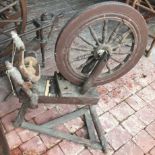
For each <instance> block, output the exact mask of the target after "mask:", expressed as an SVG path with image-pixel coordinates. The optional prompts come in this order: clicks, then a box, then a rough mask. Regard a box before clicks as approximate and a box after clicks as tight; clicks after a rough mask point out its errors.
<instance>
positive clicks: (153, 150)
mask: <svg viewBox="0 0 155 155" xmlns="http://www.w3.org/2000/svg"><path fill="white" fill-rule="evenodd" d="M150 154H151V155H155V147H154V148H153V149H152V150H151V151H150Z"/></svg>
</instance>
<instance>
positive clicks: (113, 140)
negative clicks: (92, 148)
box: [106, 126, 131, 150]
mask: <svg viewBox="0 0 155 155" xmlns="http://www.w3.org/2000/svg"><path fill="white" fill-rule="evenodd" d="M106 139H107V141H108V142H109V144H110V145H111V146H112V147H113V148H114V149H115V150H117V149H118V148H119V147H121V146H122V145H123V144H125V143H126V142H127V141H128V140H129V139H131V135H130V134H129V133H128V132H127V131H126V130H124V129H123V128H122V127H121V126H118V127H116V128H114V129H113V130H112V131H110V132H108V133H107V134H106Z"/></svg>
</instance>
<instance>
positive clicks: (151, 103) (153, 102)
mask: <svg viewBox="0 0 155 155" xmlns="http://www.w3.org/2000/svg"><path fill="white" fill-rule="evenodd" d="M149 104H150V105H151V106H152V107H153V108H155V100H152V101H151V102H149Z"/></svg>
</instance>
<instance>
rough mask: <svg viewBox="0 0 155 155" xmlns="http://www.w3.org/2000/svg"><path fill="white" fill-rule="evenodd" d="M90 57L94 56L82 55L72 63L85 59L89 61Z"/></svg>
mask: <svg viewBox="0 0 155 155" xmlns="http://www.w3.org/2000/svg"><path fill="white" fill-rule="evenodd" d="M90 56H92V54H84V55H80V56H78V57H76V58H75V59H73V61H71V63H73V62H74V61H80V60H83V59H87V58H88V57H90Z"/></svg>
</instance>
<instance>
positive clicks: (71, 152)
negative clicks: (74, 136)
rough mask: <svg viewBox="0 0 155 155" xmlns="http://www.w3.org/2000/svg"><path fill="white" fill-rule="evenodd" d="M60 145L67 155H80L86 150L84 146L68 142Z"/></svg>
mask: <svg viewBox="0 0 155 155" xmlns="http://www.w3.org/2000/svg"><path fill="white" fill-rule="evenodd" d="M59 145H60V147H61V149H62V151H63V152H64V153H65V155H75V154H78V153H80V152H81V151H82V150H83V149H84V146H83V145H79V144H75V143H72V142H69V141H66V140H64V141H63V142H61V143H60V144H59Z"/></svg>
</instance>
